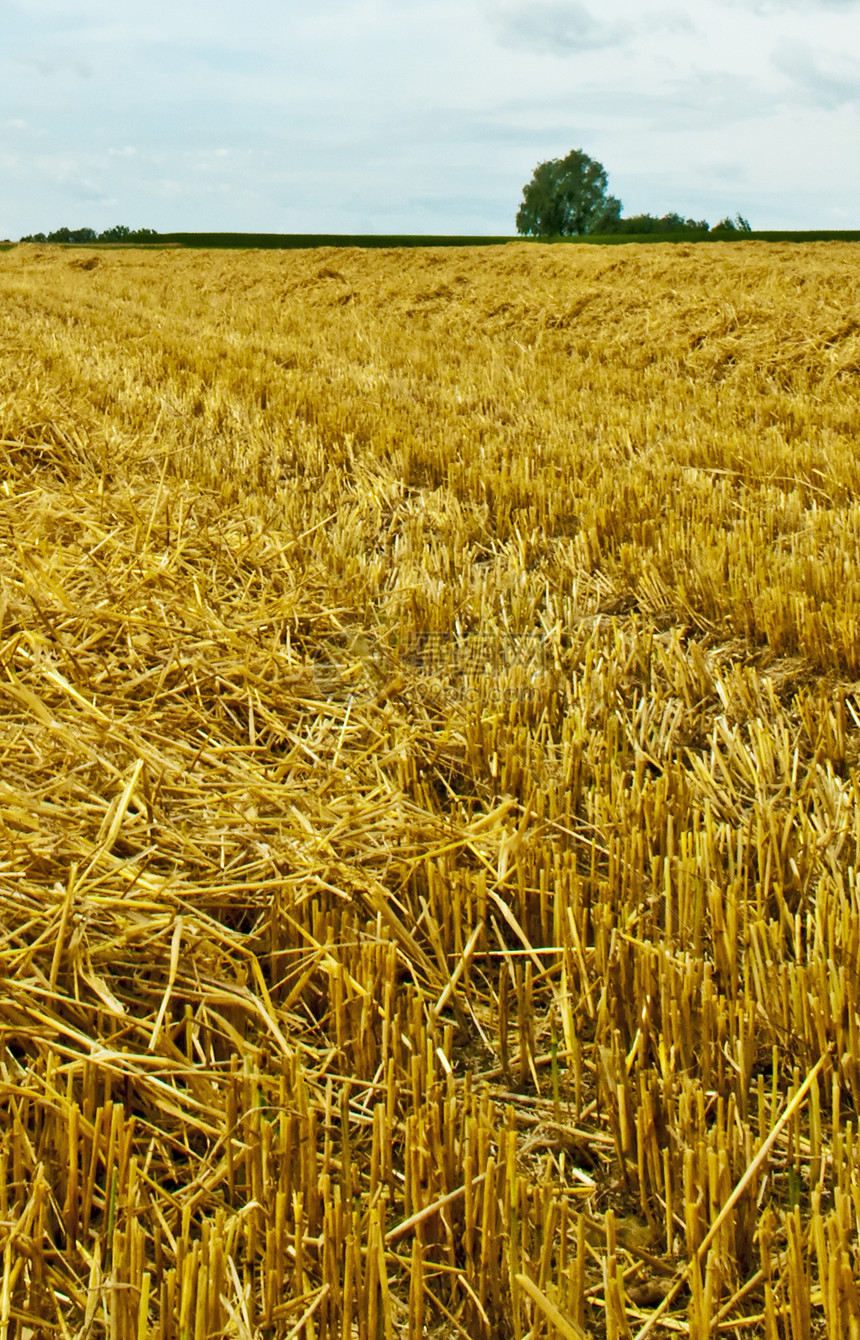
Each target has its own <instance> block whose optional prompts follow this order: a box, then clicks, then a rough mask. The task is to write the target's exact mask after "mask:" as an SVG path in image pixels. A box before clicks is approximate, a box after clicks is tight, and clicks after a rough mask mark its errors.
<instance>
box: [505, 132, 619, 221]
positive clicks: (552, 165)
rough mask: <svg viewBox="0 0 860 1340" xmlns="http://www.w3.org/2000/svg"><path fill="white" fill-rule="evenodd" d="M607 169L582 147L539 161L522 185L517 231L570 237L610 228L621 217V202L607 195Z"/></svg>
mask: <svg viewBox="0 0 860 1340" xmlns="http://www.w3.org/2000/svg"><path fill="white" fill-rule="evenodd" d="M606 189H607V177H606V169H605V168H604V167H603V164H602V163H598V162H597V160H596V159H594V158H589V156H588V154H586V153H583V152H582V150H581V149H571V151H570V153H569V154H568V155H567V157H566V158H551V159H550V160H549V161H548V162H546V163H539V164H538V166H537V167H536V168H535V171H534V176H533V177H532V179H531V181H530V182H529V183H528V185H527V186H525V187H523V202H522V204H521V205H520V207H519V210H518V211H517V232H518V233H522V234H524V235H529V234H531V236H533V237H571V236H573V235H574V234H579V233H600V232H605V231H609V230H610V229H611V227H612V224H613V223H614V222H615V220H617V219H618V218H620V216H621V201H620V200H616V199H615V197H614V196H611V195H607V193H606Z"/></svg>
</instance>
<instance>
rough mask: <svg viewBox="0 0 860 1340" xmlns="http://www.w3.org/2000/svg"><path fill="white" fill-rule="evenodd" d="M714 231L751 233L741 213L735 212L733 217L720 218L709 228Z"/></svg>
mask: <svg viewBox="0 0 860 1340" xmlns="http://www.w3.org/2000/svg"><path fill="white" fill-rule="evenodd" d="M711 231H712V232H714V233H751V232H752V228H751V227H750V225H749V222H748V220H747V219H745V218H744V216H743V215H742V214H736V215H735V217H734V218H733V219H720V221H719V223H715V224H714V226H713V228H712V229H711Z"/></svg>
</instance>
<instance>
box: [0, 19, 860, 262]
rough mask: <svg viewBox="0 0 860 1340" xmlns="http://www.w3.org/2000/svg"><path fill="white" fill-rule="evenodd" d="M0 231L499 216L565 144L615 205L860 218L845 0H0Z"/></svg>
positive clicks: (858, 122) (859, 153)
mask: <svg viewBox="0 0 860 1340" xmlns="http://www.w3.org/2000/svg"><path fill="white" fill-rule="evenodd" d="M0 34H2V41H0V237H3V236H6V237H11V238H17V237H19V236H20V235H21V234H22V233H28V232H33V231H37V230H45V231H48V230H51V229H53V228H58V227H61V226H67V227H72V228H77V227H82V226H89V227H94V228H97V229H99V230H101V229H103V228H107V227H109V226H111V225H112V224H114V223H126V224H129V225H130V226H132V227H148V228H155V229H157V230H159V231H170V230H180V229H187V230H195V229H196V230H210V229H215V230H217V229H224V230H228V229H229V230H246V231H272V232H382V233H386V232H392V233H396V232H411V233H426V232H435V233H501V234H511V233H513V232H514V217H515V214H516V210H517V206H518V204H519V201H520V198H521V194H522V188H523V186H524V184H525V183H526V182H527V181H528V180H529V178H530V177H531V174H532V171H533V170H534V167H535V166H536V164H537V163H539V162H541V161H543V160H545V159H547V158H554V157H563V156H564V155H565V154H566V153H567V152H568V150H570V149H572V148H579V147H581V148H583V149H584V150H585V151H586V152H587V153H589V154H591V155H592V156H593V157H595V158H598V159H599V160H600V161H601V162H602V163H603V164H604V166H605V167H606V169H607V172H608V173H609V186H610V190H611V191H612V193H613V194H614V195H616V196H619V197H620V198H621V200H622V202H623V205H624V212H625V213H627V214H633V213H638V212H640V211H645V210H647V211H650V212H653V213H663V212H664V211H666V210H669V209H676V210H678V211H679V212H680V213H682V214H685V215H692V216H693V217H695V218H707V219H709V220H710V221H711V222H712V223H714V222H716V221H717V219H719V218H721V217H722V216H724V215H725V214H728V213H731V214H734V213H736V212H737V211H740V212H741V213H742V214H743V215H745V216H746V217H748V218H749V219H750V221H751V223H752V224H753V226H754V227H759V228H769V227H770V228H777V227H785V228H813V227H830V228H840V227H841V228H860V172H858V166H860V0H697V3H696V5H695V6H692V5H690V4H689V0H688V3H675V2H674V0H663V2H662V3H661V2H660V0H657V2H656V3H654V0H602V3H601V2H600V0H572V2H571V0H314V3H313V4H312V5H309V4H307V3H306V2H303V3H296V2H295V0H244V3H242V4H241V5H240V4H239V3H237V2H236V0H230V3H228V2H227V0H205V3H202V2H201V0H172V2H171V3H168V2H167V0H149V3H147V4H146V5H141V4H140V3H136V4H131V3H128V0H0Z"/></svg>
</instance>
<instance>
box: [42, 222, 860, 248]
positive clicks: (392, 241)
mask: <svg viewBox="0 0 860 1340" xmlns="http://www.w3.org/2000/svg"><path fill="white" fill-rule="evenodd" d="M20 240H21V241H22V242H59V243H63V244H65V245H98V244H100V243H104V244H106V245H111V244H112V245H114V246H116V245H118V244H119V245H120V246H121V245H123V244H126V245H130V246H134V245H138V246H139V245H150V246H173V247H176V246H182V247H195V248H206V249H209V248H216V247H218V248H226V249H233V250H249V249H259V250H272V251H275V250H293V249H303V248H311V247H489V246H500V245H502V244H504V243H509V242H525V243H527V244H528V245H529V246H533V245H535V244H545V243H547V242H552V243H559V242H564V243H573V244H575V245H583V244H584V245H594V244H595V243H596V244H598V245H600V244H604V245H606V244H613V243H624V242H719V241H738V242H740V241H744V240H749V241H761V242H858V241H860V231H847V230H834V229H827V230H824V229H821V230H815V231H809V232H800V231H796V230H764V231H758V230H756V231H753V230H752V229H751V228H750V226H749V224H748V223H747V221H746V220H745V219H742V218H741V217H740V216H737V217H736V219H734V220H733V219H723V220H722V221H721V222H720V223H718V224H715V225H714V227H713V228H711V227H709V225H708V222H707V220H705V219H701V220H696V219H684V218H682V217H681V215H680V214H664V215H663V217H662V218H659V219H658V218H655V217H654V216H653V215H651V214H636V215H633V216H632V217H631V218H629V219H617V220H615V221H614V224H613V226H612V227H611V229H610V230H608V231H606V232H601V233H581V234H578V235H574V236H564V237H529V238H526V237H499V236H494V237H475V236H452V235H448V234H443V235H438V234H426V235H420V236H419V235H414V234H412V235H410V234H406V233H396V234H395V233H390V234H385V233H157V232H156V231H155V230H154V229H153V228H128V227H126V226H125V225H124V224H117V225H116V226H115V227H113V228H108V229H106V230H105V231H104V232H102V233H97V232H96V230H95V229H94V228H58V229H57V230H56V231H55V232H53V233H47V234H45V233H31V234H29V235H28V236H27V237H22V238H21V239H20Z"/></svg>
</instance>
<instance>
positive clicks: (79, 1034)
mask: <svg viewBox="0 0 860 1340" xmlns="http://www.w3.org/2000/svg"><path fill="white" fill-rule="evenodd" d="M84 259H86V257H84ZM855 270H856V265H855V258H854V251H853V248H852V247H850V246H837V245H831V244H828V245H826V246H825V245H819V246H811V247H807V248H804V249H802V250H801V249H792V248H790V247H782V246H775V247H772V246H766V245H764V244H748V245H737V246H732V247H728V246H725V247H722V246H719V245H717V246H714V247H712V248H710V249H708V250H707V251H704V250H702V249H699V250H694V249H692V248H687V247H683V246H681V247H677V248H668V247H662V246H656V247H650V248H630V249H625V250H624V251H619V250H616V249H611V250H610V249H603V248H589V249H587V250H586V249H572V248H568V249H565V248H544V247H533V246H525V245H523V246H511V247H506V248H503V249H494V250H482V249H478V250H472V249H469V250H468V251H466V250H464V251H457V250H447V251H444V252H442V251H438V252H437V251H433V250H426V251H410V252H409V253H402V252H397V251H389V252H385V251H382V252H379V251H374V252H371V253H365V252H359V251H355V250H344V251H338V252H336V253H335V252H331V253H324V254H321V253H319V252H290V253H286V254H266V255H260V254H247V253H246V254H236V255H229V254H212V255H206V254H200V253H195V254H193V255H184V254H182V253H181V252H177V251H173V252H170V253H146V254H145V253H141V252H134V251H128V252H121V251H113V252H111V254H110V256H105V257H103V258H102V261H101V263H100V264H99V265H98V266H96V267H90V268H86V267H82V266H81V265H79V264H77V263H76V262H74V258H70V257H69V256H68V253H67V252H66V251H61V250H56V251H55V250H53V249H46V248H42V249H40V248H34V247H29V248H24V247H22V248H18V249H16V250H14V251H12V252H9V253H7V254H6V255H5V256H4V257H3V258H2V264H0V293H2V304H3V315H4V325H3V332H2V337H0V349H2V379H0V410H2V423H0V453H2V456H3V461H4V479H3V484H2V491H0V527H2V535H3V541H2V546H0V712H2V764H3V766H2V772H0V863H1V864H0V936H2V941H0V942H1V943H2V955H3V961H2V968H3V977H4V987H3V991H2V995H0V1083H2V1091H3V1097H4V1103H3V1115H2V1117H0V1122H2V1132H3V1138H2V1142H0V1224H2V1226H3V1227H2V1232H3V1239H2V1240H3V1263H2V1269H3V1281H2V1286H0V1326H2V1327H3V1328H4V1333H6V1332H8V1333H9V1334H15V1335H18V1336H24V1335H26V1334H28V1333H31V1332H33V1331H36V1332H38V1333H40V1334H45V1333H51V1334H53V1333H55V1332H56V1333H58V1334H63V1335H68V1334H74V1335H81V1336H83V1335H87V1336H97V1335H105V1336H111V1337H114V1336H115V1337H119V1338H120V1340H122V1338H123V1337H129V1338H130V1340H131V1338H132V1337H133V1340H143V1338H144V1337H156V1336H157V1337H160V1338H161V1340H173V1337H177V1340H178V1338H179V1337H183V1340H184V1337H186V1336H194V1337H198V1336H199V1337H204V1336H215V1335H235V1336H242V1337H250V1336H256V1335H266V1336H273V1337H280V1338H281V1340H283V1338H284V1337H287V1338H289V1340H293V1338H295V1340H298V1337H299V1336H304V1337H311V1336H313V1337H321V1338H322V1337H335V1336H336V1337H338V1340H346V1337H351V1336H355V1337H359V1338H360V1340H378V1337H386V1340H389V1338H390V1340H393V1338H394V1337H396V1336H404V1337H407V1336H417V1335H419V1334H424V1333H435V1334H439V1335H455V1334H458V1335H460V1334H462V1335H466V1336H469V1337H486V1338H487V1340H489V1338H490V1337H495V1336H498V1335H502V1336H508V1335H510V1336H513V1337H516V1340H525V1338H526V1337H527V1336H528V1337H534V1338H535V1340H536V1338H537V1337H539V1336H558V1335H564V1336H580V1335H582V1334H590V1335H593V1336H598V1335H603V1334H607V1335H617V1336H619V1337H620V1336H633V1335H638V1336H642V1337H644V1336H645V1335H652V1336H658V1335H667V1334H679V1333H681V1334H690V1335H696V1336H705V1335H709V1334H714V1333H722V1332H724V1331H727V1330H728V1331H731V1330H733V1329H734V1328H741V1327H742V1328H743V1330H742V1332H741V1331H740V1330H739V1332H738V1333H743V1334H760V1335H767V1336H777V1335H782V1334H791V1335H793V1336H801V1335H803V1336H806V1335H810V1336H812V1335H814V1334H818V1333H822V1332H823V1331H826V1333H828V1334H832V1335H852V1334H854V1333H855V1332H857V1331H858V1329H860V1304H858V1293H857V1289H856V1285H855V1283H854V1280H855V1278H856V1273H857V1213H858V1196H857V1186H858V1179H857V1167H856V1162H857V1154H856V1149H857V1130H856V1121H857V1118H856V1113H857V1110H858V1107H860V1068H858V1067H860V1061H858V1058H860V1036H858V1034H859V1033H860V1030H858V1011H857V1000H856V990H855V984H856V972H857V963H858V952H860V931H859V930H858V926H860V889H858V883H857V874H856V871H857V866H858V864H860V795H858V791H857V785H856V781H855V765H856V762H857V757H858V753H860V748H858V743H859V742H860V699H858V697H857V694H856V683H855V680H856V677H857V675H858V673H860V631H858V630H860V604H858V600H857V594H856V593H857V591H858V589H860V583H858V580H857V579H858V563H860V558H858V553H860V551H858V547H857V544H856V540H857V535H858V523H860V512H858V508H857V502H856V499H857V497H858V496H860V479H858V466H857V461H856V452H855V450H854V440H855V438H856V431H857V426H858V413H857V403H858V402H857V376H858V369H859V368H860V361H858V356H859V355H860V345H858V333H857V332H858V328H860V327H858V321H857V318H856V311H857V306H858V301H860V298H858V293H857V281H856V275H855Z"/></svg>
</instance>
